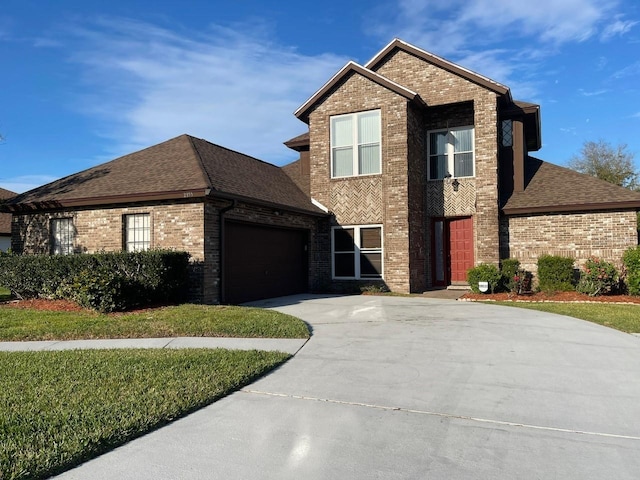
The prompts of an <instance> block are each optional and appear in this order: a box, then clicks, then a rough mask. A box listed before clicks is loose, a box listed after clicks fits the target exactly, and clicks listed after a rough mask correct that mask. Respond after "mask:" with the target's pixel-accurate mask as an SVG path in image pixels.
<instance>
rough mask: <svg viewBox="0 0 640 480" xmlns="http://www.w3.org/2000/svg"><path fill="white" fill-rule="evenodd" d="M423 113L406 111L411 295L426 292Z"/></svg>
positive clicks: (425, 165) (426, 241)
mask: <svg viewBox="0 0 640 480" xmlns="http://www.w3.org/2000/svg"><path fill="white" fill-rule="evenodd" d="M424 122H425V119H424V112H422V111H421V110H418V108H417V107H415V106H413V105H409V109H408V111H407V135H408V157H407V162H408V168H407V170H408V181H409V195H408V201H409V282H410V291H411V292H424V291H425V290H426V288H427V272H428V269H427V251H428V249H427V245H428V243H429V241H428V240H429V237H428V236H427V231H426V223H427V217H426V216H425V202H424V198H425V190H426V186H427V180H426V179H427V170H426V169H427V164H426V162H425V161H424V159H425V156H426V138H425V135H424Z"/></svg>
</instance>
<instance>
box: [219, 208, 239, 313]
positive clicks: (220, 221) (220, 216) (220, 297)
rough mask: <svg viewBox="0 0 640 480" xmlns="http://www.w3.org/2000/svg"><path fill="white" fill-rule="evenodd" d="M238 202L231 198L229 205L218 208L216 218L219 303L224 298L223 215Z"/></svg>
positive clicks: (222, 301)
mask: <svg viewBox="0 0 640 480" xmlns="http://www.w3.org/2000/svg"><path fill="white" fill-rule="evenodd" d="M237 204H238V201H237V200H235V199H234V200H231V205H228V206H226V207H224V208H223V209H221V210H220V212H219V218H218V225H220V238H219V245H220V285H219V288H220V290H219V292H218V298H219V299H220V303H221V304H223V303H224V300H225V294H224V293H225V292H224V287H225V275H224V266H225V265H224V263H225V262H224V251H225V241H224V216H225V214H226V213H227V212H228V211H229V210H233V209H234V208H236V206H237Z"/></svg>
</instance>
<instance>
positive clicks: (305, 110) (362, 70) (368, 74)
mask: <svg viewBox="0 0 640 480" xmlns="http://www.w3.org/2000/svg"><path fill="white" fill-rule="evenodd" d="M354 72H355V73H358V74H359V75H362V76H363V77H365V78H368V79H369V80H371V81H373V82H375V83H377V84H379V85H382V86H383V87H385V88H388V89H389V90H391V91H393V92H395V93H397V94H398V95H402V96H403V97H405V98H406V99H407V100H409V101H414V102H417V103H419V104H421V105H425V103H424V101H423V100H422V98H420V95H418V94H417V93H416V92H414V91H413V90H409V89H408V88H407V87H404V86H402V85H400V84H399V83H396V82H394V81H393V80H390V79H388V78H387V77H385V76H383V75H380V74H379V73H377V72H374V71H373V70H370V69H368V68H366V67H363V66H362V65H360V64H358V63H356V62H354V61H353V60H350V61H348V62H347V63H346V64H345V65H344V66H343V67H342V68H341V69H340V70H338V72H337V73H336V74H335V75H334V76H333V77H331V78H330V79H329V81H328V82H327V83H325V84H324V85H323V86H322V87H320V89H319V90H318V91H316V92H315V93H314V94H313V95H312V96H311V97H310V98H309V99H308V100H307V101H306V102H305V103H303V104H302V105H301V106H300V108H298V109H297V110H296V111H295V112H294V115H295V116H296V117H298V118H299V119H300V120H302V121H303V122H305V123H306V122H308V120H309V112H310V111H311V108H312V107H313V106H314V105H315V104H316V103H318V102H319V101H320V100H321V99H322V98H323V97H324V96H325V95H326V94H327V93H328V92H329V91H330V90H331V89H332V88H333V87H334V86H335V85H336V84H337V83H338V82H340V81H341V80H342V79H343V78H345V77H346V76H347V75H349V74H351V73H354Z"/></svg>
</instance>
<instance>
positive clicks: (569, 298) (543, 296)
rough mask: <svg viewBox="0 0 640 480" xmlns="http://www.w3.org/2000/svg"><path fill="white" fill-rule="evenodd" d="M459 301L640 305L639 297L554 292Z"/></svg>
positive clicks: (473, 296) (480, 296) (480, 295)
mask: <svg viewBox="0 0 640 480" xmlns="http://www.w3.org/2000/svg"><path fill="white" fill-rule="evenodd" d="M459 300H463V301H465V300H466V301H470V302H479V301H481V302H487V301H488V302H492V301H495V302H571V303H635V304H639V305H640V297H636V296H631V295H600V296H597V297H590V296H589V295H585V294H584V293H578V292H556V293H553V294H549V293H544V292H535V293H531V294H527V295H515V294H513V293H492V294H490V293H465V294H464V295H463V296H462V297H460V298H459Z"/></svg>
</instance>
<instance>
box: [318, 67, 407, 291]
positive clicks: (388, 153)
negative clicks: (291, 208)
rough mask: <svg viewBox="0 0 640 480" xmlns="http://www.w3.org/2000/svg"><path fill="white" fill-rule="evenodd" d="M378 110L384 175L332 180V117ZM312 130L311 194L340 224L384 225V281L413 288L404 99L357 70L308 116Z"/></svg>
mask: <svg viewBox="0 0 640 480" xmlns="http://www.w3.org/2000/svg"><path fill="white" fill-rule="evenodd" d="M374 109H380V110H381V125H382V139H381V143H382V174H381V175H370V176H363V177H351V178H341V179H331V167H330V162H331V143H330V117H331V116H332V115H340V114H345V113H354V112H360V111H365V110H374ZM309 133H310V160H311V197H312V198H314V199H316V200H318V201H319V202H320V203H322V204H323V205H324V206H325V207H327V208H328V209H329V210H330V211H331V212H333V213H334V214H335V221H336V222H337V223H338V224H340V225H347V224H356V225H363V224H372V223H376V224H377V223H379V224H382V225H383V232H384V240H383V242H384V280H385V283H386V284H387V286H388V287H389V288H390V289H392V290H394V291H399V292H409V291H410V290H411V286H410V276H409V265H410V261H409V202H408V190H409V186H408V166H407V158H408V147H407V101H406V99H405V98H403V97H401V96H399V95H397V94H395V93H393V92H392V91H390V90H388V89H386V88H385V87H382V86H380V85H378V84H376V83H375V82H372V81H370V80H369V79H367V78H365V77H362V76H361V75H358V74H353V75H351V76H350V77H348V78H347V79H346V80H345V81H343V82H342V83H341V84H340V85H338V86H337V87H336V88H335V89H334V91H333V92H332V93H331V94H330V95H328V96H327V97H326V98H325V100H324V101H323V102H321V103H319V104H318V105H317V106H316V108H315V109H314V110H313V112H312V113H311V114H310V116H309ZM327 251H328V252H330V249H329V250H327ZM329 260H330V259H329Z"/></svg>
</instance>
